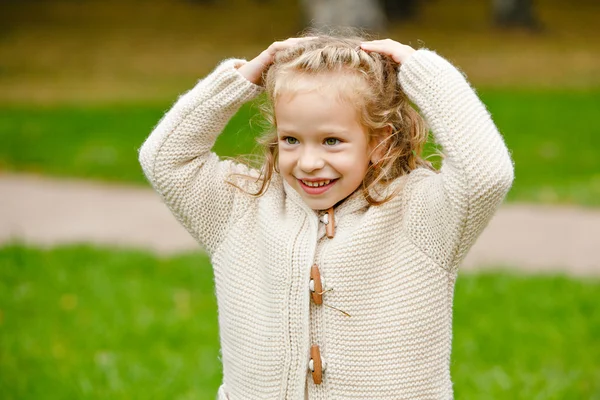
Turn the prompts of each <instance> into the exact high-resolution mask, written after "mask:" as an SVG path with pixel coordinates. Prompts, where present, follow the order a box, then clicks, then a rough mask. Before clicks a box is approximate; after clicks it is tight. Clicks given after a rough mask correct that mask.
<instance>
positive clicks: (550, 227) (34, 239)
mask: <svg viewBox="0 0 600 400" xmlns="http://www.w3.org/2000/svg"><path fill="white" fill-rule="evenodd" d="M13 240H17V241H20V242H25V243H31V244H35V245H39V246H54V245H58V244H67V243H81V242H91V243H97V244H102V245H110V246H122V247H127V248H131V247H134V248H144V249H149V250H152V251H154V252H156V253H158V254H165V255H168V254H174V253H178V252H186V251H195V250H196V251H197V250H199V247H198V246H197V245H196V243H195V242H194V240H193V239H192V238H191V237H190V236H189V234H188V233H187V232H186V231H185V230H184V229H183V228H182V227H181V226H180V225H179V224H178V223H177V221H176V220H175V218H174V217H173V216H172V215H171V214H170V212H169V210H168V209H167V208H166V206H165V205H164V204H162V203H161V201H160V199H159V197H158V195H156V194H155V193H154V192H153V191H151V190H150V189H145V188H137V187H130V186H123V185H116V184H101V183H92V182H88V181H76V180H57V179H50V178H42V177H37V176H31V175H21V174H16V175H13V174H0V244H2V243H7V242H10V241H13ZM599 248H600V210H596V209H582V208H576V207H556V206H542V205H529V204H508V205H504V206H503V207H501V208H500V210H499V211H498V213H497V214H496V216H495V217H494V219H493V220H492V221H491V222H490V224H489V226H488V227H487V229H486V230H485V231H484V233H483V234H482V236H481V237H480V238H479V240H478V241H477V243H476V244H475V246H474V247H473V248H472V250H471V252H470V253H469V255H468V256H467V258H466V259H465V261H464V263H463V269H483V268H489V267H492V268H497V267H508V268H518V269H520V270H524V271H532V272H563V273H567V274H572V275H579V276H600V249H599Z"/></svg>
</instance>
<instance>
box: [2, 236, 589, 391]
mask: <svg viewBox="0 0 600 400" xmlns="http://www.w3.org/2000/svg"><path fill="white" fill-rule="evenodd" d="M213 290H214V286H213V275H212V270H211V267H210V264H209V261H208V259H207V258H206V257H205V256H202V255H187V256H181V257H176V258H170V259H159V258H155V257H153V256H151V255H149V254H146V253H142V252H134V251H125V250H105V249H98V248H92V247H84V246H71V247H62V248H55V249H52V250H39V249H34V248H28V247H23V246H20V245H16V244H15V245H9V246H5V247H3V248H0V393H1V394H2V396H1V397H2V398H3V399H7V400H8V399H37V398H47V399H53V398H56V399H59V398H60V399H63V398H86V399H95V398H111V399H126V398H153V399H162V398H169V399H188V398H189V399H191V398H194V399H208V398H214V395H215V393H216V389H217V387H218V385H219V383H220V380H221V365H220V362H219V347H218V327H217V310H216V304H215V299H214V294H213ZM598 293H600V282H599V281H597V280H595V281H587V282H586V281H582V280H575V279H569V278H566V277H561V276H535V277H534V276H530V277H527V276H519V275H516V274H509V273H486V274H480V275H462V276H460V277H459V279H458V282H457V286H456V292H455V303H454V344H453V356H452V374H453V381H454V383H455V394H456V397H457V398H459V399H600V366H599V365H598V363H597V360H598V359H600V343H599V342H598V337H600V309H599V308H598V307H597V303H598Z"/></svg>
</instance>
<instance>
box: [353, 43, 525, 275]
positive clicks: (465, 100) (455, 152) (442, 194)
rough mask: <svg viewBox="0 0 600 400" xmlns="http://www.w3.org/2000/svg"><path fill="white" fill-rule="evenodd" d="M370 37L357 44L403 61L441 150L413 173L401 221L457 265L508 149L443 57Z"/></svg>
mask: <svg viewBox="0 0 600 400" xmlns="http://www.w3.org/2000/svg"><path fill="white" fill-rule="evenodd" d="M376 42H377V43H375V42H368V43H366V44H365V45H366V46H365V45H363V48H364V49H365V50H368V51H378V52H381V53H383V54H387V55H389V56H391V57H392V58H394V60H395V61H396V62H398V63H400V64H401V67H400V72H399V82H400V85H401V86H402V89H403V90H404V91H405V93H406V94H407V95H408V97H409V98H410V99H411V101H413V102H414V103H415V104H416V106H417V107H418V108H419V109H420V111H421V113H422V115H423V116H424V117H425V119H426V121H427V123H428V124H429V126H430V128H431V130H432V132H433V135H434V137H435V141H436V142H437V143H438V144H439V145H441V147H442V151H443V153H444V155H445V158H444V160H443V163H442V167H441V170H440V173H439V174H435V173H433V172H430V171H426V170H415V171H413V172H412V173H411V176H410V177H409V180H408V183H407V186H406V188H405V189H406V193H407V197H406V219H405V221H406V226H405V228H406V229H407V230H408V232H409V235H410V236H411V238H412V239H413V241H414V242H415V243H416V244H417V245H418V246H419V247H420V248H421V249H422V250H423V251H424V252H425V253H426V254H428V255H429V256H430V257H431V258H432V259H433V260H434V261H436V262H437V263H438V264H440V265H441V266H442V267H444V268H446V269H449V270H455V269H456V268H457V267H458V264H459V263H460V261H461V260H462V259H463V258H464V256H465V255H466V253H467V251H468V250H469V248H470V247H471V246H472V245H473V243H474V242H475V239H476V238H477V237H478V236H479V234H480V233H481V231H482V230H483V229H484V228H485V226H486V225H487V223H488V222H489V220H490V219H491V217H492V215H493V214H494V212H495V211H496V209H497V207H498V206H499V205H500V203H501V202H502V200H503V199H504V197H505V195H506V193H507V192H508V190H509V189H510V187H511V185H512V181H513V178H514V171H513V164H512V161H511V158H510V155H509V152H508V149H507V148H506V145H505V144H504V140H503V138H502V136H501V135H500V133H499V132H498V130H497V128H496V125H495V124H494V123H493V121H492V118H491V116H490V114H489V113H488V111H487V109H486V108H485V106H484V104H483V103H482V102H481V100H480V99H479V98H478V97H477V95H476V94H475V92H474V91H473V89H472V88H471V87H470V86H469V84H468V83H467V81H466V80H465V78H464V76H463V75H462V74H461V73H460V72H459V71H458V70H457V69H456V68H454V67H453V66H452V65H451V64H450V63H449V62H448V61H446V60H445V59H443V58H442V57H440V56H439V55H437V54H436V53H434V52H432V51H429V50H424V49H422V50H418V51H414V50H413V49H411V48H410V47H408V46H404V45H400V44H399V43H397V42H393V41H391V40H386V41H376ZM407 48H408V49H407Z"/></svg>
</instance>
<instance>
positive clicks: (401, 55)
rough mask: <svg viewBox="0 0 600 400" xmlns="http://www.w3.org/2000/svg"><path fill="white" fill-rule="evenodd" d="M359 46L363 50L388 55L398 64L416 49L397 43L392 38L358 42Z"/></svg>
mask: <svg viewBox="0 0 600 400" xmlns="http://www.w3.org/2000/svg"><path fill="white" fill-rule="evenodd" d="M360 48H361V49H363V50H365V51H374V52H376V53H381V54H384V55H386V56H390V57H392V59H393V60H394V61H396V62H397V63H398V64H403V63H404V62H405V61H406V60H408V58H409V57H410V56H411V55H412V53H414V52H415V51H416V50H415V49H413V48H412V47H410V46H407V45H405V44H402V43H398V42H396V41H395V40H392V39H384V40H372V41H370V42H363V43H361V44H360Z"/></svg>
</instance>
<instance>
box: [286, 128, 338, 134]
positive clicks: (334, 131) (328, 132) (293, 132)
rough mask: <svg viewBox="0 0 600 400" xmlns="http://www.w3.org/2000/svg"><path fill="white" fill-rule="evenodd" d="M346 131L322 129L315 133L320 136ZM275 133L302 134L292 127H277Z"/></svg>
mask: <svg viewBox="0 0 600 400" xmlns="http://www.w3.org/2000/svg"><path fill="white" fill-rule="evenodd" d="M347 132H348V131H347V130H346V129H323V130H320V131H317V134H318V135H321V136H328V135H344V134H346V133H347ZM277 133H282V134H286V135H302V134H301V133H298V132H296V131H294V130H292V129H281V128H277Z"/></svg>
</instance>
